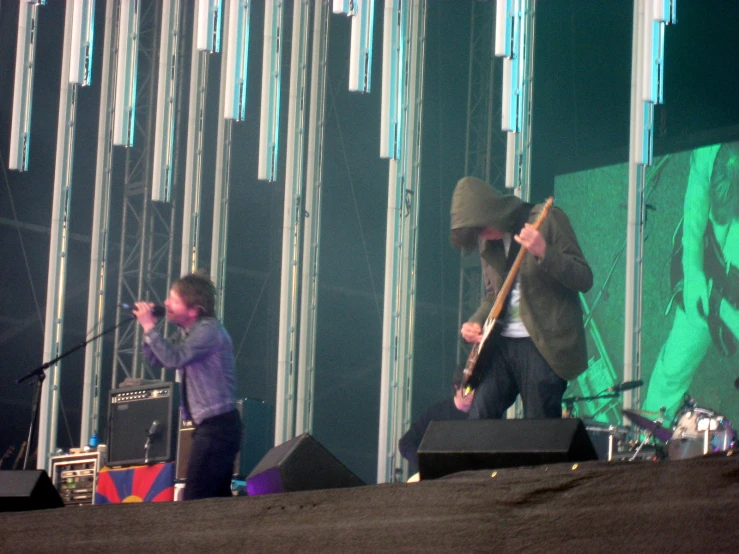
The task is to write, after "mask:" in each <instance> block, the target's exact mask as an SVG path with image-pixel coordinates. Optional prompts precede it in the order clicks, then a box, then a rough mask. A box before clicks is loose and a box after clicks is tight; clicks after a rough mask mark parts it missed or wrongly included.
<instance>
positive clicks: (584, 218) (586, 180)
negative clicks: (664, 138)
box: [555, 146, 739, 427]
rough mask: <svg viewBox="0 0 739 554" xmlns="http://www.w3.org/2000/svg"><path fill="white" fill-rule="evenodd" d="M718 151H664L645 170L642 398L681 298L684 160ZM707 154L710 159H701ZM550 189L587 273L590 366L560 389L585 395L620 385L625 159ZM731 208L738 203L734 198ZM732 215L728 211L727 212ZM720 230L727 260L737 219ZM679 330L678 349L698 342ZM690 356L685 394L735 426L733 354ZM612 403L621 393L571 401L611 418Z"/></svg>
mask: <svg viewBox="0 0 739 554" xmlns="http://www.w3.org/2000/svg"><path fill="white" fill-rule="evenodd" d="M717 150H718V146H713V147H703V148H697V149H695V150H690V151H684V152H678V153H673V154H668V155H664V156H661V157H658V158H656V159H655V160H654V164H653V166H652V167H651V168H648V169H647V182H646V185H645V196H646V206H647V210H646V213H647V220H646V226H645V245H644V271H643V274H644V277H643V293H644V296H643V313H642V316H643V325H642V344H641V369H642V378H643V380H644V386H643V387H642V389H641V391H640V402H641V403H642V404H644V401H645V399H646V397H647V392H648V387H649V386H651V385H654V383H651V382H650V381H651V378H652V374H653V371H654V368H655V364H656V363H657V359H658V356H659V355H660V351H661V350H662V349H663V345H664V344H665V342H666V341H667V339H668V336H669V334H670V332H671V329H672V328H673V325H674V322H675V317H676V312H677V311H678V309H679V308H678V306H679V297H678V298H677V299H676V300H677V301H674V302H672V304H670V301H671V299H672V298H673V296H674V292H675V290H676V289H675V283H676V279H678V278H679V277H680V270H681V269H682V264H681V257H680V252H679V251H678V249H679V246H680V244H681V222H682V220H683V217H684V216H685V215H687V216H688V217H690V216H691V215H695V213H692V214H691V213H686V212H685V210H697V209H699V204H700V202H689V203H688V206H685V195H686V189H687V186H688V177H689V175H690V171H691V164H693V165H694V166H695V164H696V163H701V161H700V160H701V159H702V160H703V162H702V163H704V165H705V166H706V167H708V168H709V169H711V168H712V164H713V161H714V159H715V155H716V151H717ZM706 158H708V160H709V162H710V163H709V162H706ZM696 160H698V161H696ZM723 167H724V168H725V167H726V164H724V166H723ZM705 169H706V168H704V170H705ZM695 171H697V169H696V168H694V172H695ZM555 192H556V196H555V205H558V206H559V207H561V208H562V209H563V210H565V212H566V213H567V214H568V216H569V218H570V221H571V223H572V225H573V227H574V228H575V230H576V232H577V235H578V238H579V241H580V245H581V247H582V249H583V251H584V253H585V255H586V257H587V258H588V260H589V262H590V265H591V267H592V268H593V272H594V277H595V279H594V285H593V288H592V289H591V290H590V292H588V293H587V294H585V295H582V301H583V304H584V306H585V307H586V313H589V314H590V315H589V316H586V319H587V322H588V325H587V327H586V328H587V330H588V341H589V343H588V352H589V355H590V368H589V370H588V371H587V372H585V374H583V376H582V377H581V378H580V379H579V380H577V381H573V382H572V383H571V384H570V386H569V388H568V391H567V393H566V396H568V395H579V396H589V395H593V394H596V393H597V392H600V391H601V390H603V389H604V388H606V387H608V386H611V385H612V384H614V383H618V382H621V380H622V377H623V348H624V302H625V296H624V281H625V256H626V217H627V199H628V164H626V163H623V164H618V165H612V166H606V167H601V168H597V169H591V170H586V171H580V172H577V173H572V174H567V175H563V176H559V177H558V178H557V179H556V180H555ZM734 195H736V191H735V192H734ZM733 209H734V210H735V209H736V204H734V208H733ZM736 215H737V214H736V213H735V218H736ZM732 221H733V220H732ZM709 226H710V225H709ZM726 228H728V229H729V232H728V233H727V234H726V236H724V237H722V240H723V241H724V244H722V245H721V246H720V249H719V250H721V249H723V250H724V252H725V253H726V254H727V256H728V257H729V258H730V259H731V257H732V255H733V256H736V254H732V253H731V252H730V251H731V250H732V249H733V251H734V252H735V251H736V250H737V248H739V221H737V222H735V224H734V225H733V228H732V223H731V222H729V223H728V224H727V225H726V226H725V229H724V230H726ZM732 229H733V230H732ZM673 261H674V262H675V265H673ZM736 263H737V258H736V257H734V264H736ZM676 270H677V273H676ZM734 271H736V270H735V269H734ZM671 273H672V274H671ZM738 286H739V282H737V279H736V275H735V274H734V273H730V274H729V275H728V277H727V278H726V279H724V282H723V283H722V284H721V287H722V288H723V289H724V291H723V294H724V296H727V295H731V294H732V293H731V291H730V289H731V288H733V289H736V288H737V287H738ZM736 330H737V328H736V327H735V331H734V333H731V332H730V330H728V329H725V331H728V333H727V335H726V336H727V337H729V338H733V335H734V334H735V333H736ZM683 335H685V333H683ZM687 336H688V337H689V340H684V341H683V342H682V344H681V347H680V348H679V349H675V350H676V351H677V350H680V349H682V350H683V352H689V351H690V348H691V346H695V345H694V344H690V343H691V341H693V340H698V339H697V337H698V333H695V334H687ZM679 354H680V352H673V354H672V355H671V356H670V357H668V358H666V359H665V361H666V362H667V365H668V366H670V368H671V369H673V370H674V369H678V368H677V367H676V364H678V361H677V360H678V358H679ZM693 357H694V358H695V359H696V361H699V363H698V366H697V369H696V370H695V373H694V376H693V379H692V381H688V385H687V391H686V392H687V393H688V394H689V395H690V396H692V397H693V398H694V400H695V403H696V404H697V405H698V406H699V407H701V408H705V409H709V410H712V411H715V412H717V413H720V414H722V415H724V416H725V417H726V418H728V419H729V420H730V421H733V422H734V427H736V426H737V424H739V390H737V389H736V388H735V386H734V382H735V380H736V379H737V377H739V357H738V356H736V355H734V356H732V355H728V356H727V355H725V354H724V353H722V351H721V348H719V347H718V345H717V344H716V343H715V342H714V341H713V340H712V341H711V344H710V345H709V346H708V348H707V353H706V355H705V357H703V358H702V359H700V356H693ZM684 371H689V370H687V369H686V370H683V372H684ZM655 389H656V385H655ZM619 405H620V399H616V400H610V401H607V402H606V401H598V402H589V403H583V404H579V405H578V406H577V407H578V408H579V412H578V415H580V417H586V418H587V417H593V418H594V419H597V420H599V421H603V422H607V423H612V424H618V423H620V417H619V410H618V406H619ZM657 409H659V408H658V407H657Z"/></svg>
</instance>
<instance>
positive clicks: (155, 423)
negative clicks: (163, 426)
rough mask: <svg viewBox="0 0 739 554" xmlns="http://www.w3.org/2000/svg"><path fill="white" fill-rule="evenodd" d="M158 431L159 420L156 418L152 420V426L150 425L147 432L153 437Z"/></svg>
mask: <svg viewBox="0 0 739 554" xmlns="http://www.w3.org/2000/svg"><path fill="white" fill-rule="evenodd" d="M157 431H159V420H158V419H155V420H154V421H152V422H151V427H149V432H148V433H146V436H147V437H149V438H151V437H153V436H154V435H156V434H157Z"/></svg>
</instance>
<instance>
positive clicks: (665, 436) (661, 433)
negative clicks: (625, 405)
mask: <svg viewBox="0 0 739 554" xmlns="http://www.w3.org/2000/svg"><path fill="white" fill-rule="evenodd" d="M623 412H624V415H625V416H626V417H628V418H629V419H630V420H631V421H632V422H633V423H634V425H636V426H637V427H640V428H642V429H644V430H645V431H646V433H645V434H644V438H643V439H642V441H641V442H640V443H639V446H637V447H636V450H635V451H634V455H633V456H632V457H631V458H630V459H629V461H630V462H633V461H634V460H635V459H636V458H637V456H639V453H640V452H641V451H642V448H644V446H645V445H646V444H647V443H648V442H649V441H650V440H651V439H652V437H655V438H656V439H659V440H661V441H662V442H666V441H667V440H669V438H670V437H671V436H672V433H671V432H670V430H669V429H666V428H664V427H662V423H663V422H664V420H665V408H661V409H660V411H659V412H658V413H657V414H656V415H657V419H655V420H654V421H652V420H651V419H650V418H649V417H647V414H649V416H652V415H654V412H643V411H642V412H638V411H636V410H624V411H623Z"/></svg>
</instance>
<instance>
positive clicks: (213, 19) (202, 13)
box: [197, 0, 235, 52]
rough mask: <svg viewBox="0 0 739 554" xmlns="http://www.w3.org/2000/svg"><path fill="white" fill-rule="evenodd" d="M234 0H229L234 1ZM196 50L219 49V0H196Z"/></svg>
mask: <svg viewBox="0 0 739 554" xmlns="http://www.w3.org/2000/svg"><path fill="white" fill-rule="evenodd" d="M234 1H235V0H231V2H234ZM197 9H198V29H197V45H198V50H204V51H207V52H220V51H221V10H222V4H221V0H198V6H197Z"/></svg>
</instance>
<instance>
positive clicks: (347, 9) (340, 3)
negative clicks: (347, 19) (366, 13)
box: [331, 0, 358, 15]
mask: <svg viewBox="0 0 739 554" xmlns="http://www.w3.org/2000/svg"><path fill="white" fill-rule="evenodd" d="M357 1H358V0H333V7H332V10H331V11H333V13H342V14H344V15H354V12H355V9H356V4H357Z"/></svg>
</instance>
